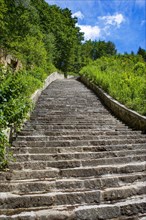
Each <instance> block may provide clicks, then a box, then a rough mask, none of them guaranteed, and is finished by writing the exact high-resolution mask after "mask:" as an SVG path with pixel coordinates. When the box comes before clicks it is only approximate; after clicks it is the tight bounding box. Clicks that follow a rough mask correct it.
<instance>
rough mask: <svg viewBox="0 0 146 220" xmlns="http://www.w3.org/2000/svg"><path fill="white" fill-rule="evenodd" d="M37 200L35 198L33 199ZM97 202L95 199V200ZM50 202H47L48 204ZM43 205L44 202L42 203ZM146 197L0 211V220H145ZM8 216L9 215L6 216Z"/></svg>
mask: <svg viewBox="0 0 146 220" xmlns="http://www.w3.org/2000/svg"><path fill="white" fill-rule="evenodd" d="M35 200H37V198H35ZM96 200H97V198H96ZM49 202H51V201H48V203H49ZM43 203H45V201H43ZM145 213H146V197H143V198H142V197H141V196H135V197H134V198H129V199H127V200H126V201H122V202H117V203H115V204H94V203H93V204H90V205H88V204H87V205H86V204H84V205H79V204H73V205H59V206H53V207H52V208H51V207H49V206H48V205H47V207H46V205H45V206H41V207H40V208H38V207H37V208H35V207H34V208H33V209H31V208H27V209H25V208H18V207H17V209H16V210H14V209H9V210H8V209H1V211H0V220H4V219H7V218H8V219H9V220H12V219H15V220H18V219H21V220H26V219H33V220H37V219H40V220H44V219H47V220H85V219H88V220H97V219H105V220H106V219H107V220H145V219H143V218H144V217H143V216H145ZM8 214H9V215H8Z"/></svg>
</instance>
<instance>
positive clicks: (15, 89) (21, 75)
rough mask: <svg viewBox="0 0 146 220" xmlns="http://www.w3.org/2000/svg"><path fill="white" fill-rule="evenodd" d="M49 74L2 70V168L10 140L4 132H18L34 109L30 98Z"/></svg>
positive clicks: (0, 148) (0, 74)
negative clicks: (7, 129)
mask: <svg viewBox="0 0 146 220" xmlns="http://www.w3.org/2000/svg"><path fill="white" fill-rule="evenodd" d="M46 77H47V74H46V73H45V71H43V70H42V69H39V68H38V69H37V70H36V69H35V70H34V71H25V70H21V71H19V72H13V71H12V70H10V69H7V70H6V69H4V68H3V67H1V68H0V78H1V84H0V168H1V167H2V166H3V167H5V166H6V164H7V163H8V160H9V157H8V156H6V149H7V146H8V140H7V138H6V136H5V134H4V133H3V130H4V129H6V128H10V129H11V131H12V132H15V131H17V130H18V129H19V128H20V126H21V124H22V122H23V120H24V119H25V118H26V117H27V115H28V112H29V111H30V110H31V108H32V103H31V101H30V96H31V95H32V94H33V93H34V92H35V90H37V89H38V88H40V87H41V86H42V84H43V81H44V79H45V78H46Z"/></svg>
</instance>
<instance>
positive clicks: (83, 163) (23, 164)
mask: <svg viewBox="0 0 146 220" xmlns="http://www.w3.org/2000/svg"><path fill="white" fill-rule="evenodd" d="M39 156H40V157H39ZM39 156H37V155H32V156H31V155H22V156H20V157H17V158H16V161H19V162H16V163H13V165H9V167H11V168H13V169H22V168H24V169H29V168H30V169H33V170H34V169H42V168H43V169H45V168H47V167H55V168H61V169H62V168H76V167H87V166H98V165H107V164H109V165H111V164H116V163H118V164H123V163H130V162H137V161H139V162H141V161H146V154H145V155H138V156H127V157H126V156H125V157H117V158H114V157H109V158H101V159H86V160H85V159H84V160H83V159H82V160H81V159H78V160H77V159H74V160H68V159H67V160H58V161H57V160H54V161H50V160H49V159H48V158H47V156H46V155H39ZM41 156H42V157H41ZM35 161H36V162H35ZM44 161H46V163H45V162H44Z"/></svg>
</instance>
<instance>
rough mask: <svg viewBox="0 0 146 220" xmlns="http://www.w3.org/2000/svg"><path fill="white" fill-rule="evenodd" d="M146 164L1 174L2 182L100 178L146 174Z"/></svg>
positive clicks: (136, 163)
mask: <svg viewBox="0 0 146 220" xmlns="http://www.w3.org/2000/svg"><path fill="white" fill-rule="evenodd" d="M145 166H146V163H145V162H141V161H140V162H131V163H127V164H124V165H123V164H116V165H99V166H88V167H75V168H74V169H73V168H64V169H58V168H53V167H52V168H51V167H48V168H47V169H42V170H29V169H26V170H13V171H9V172H0V181H5V180H22V179H45V178H61V177H62V178H64V177H65V178H70V177H84V178H86V177H100V176H102V175H107V174H120V173H124V174H125V173H134V172H145Z"/></svg>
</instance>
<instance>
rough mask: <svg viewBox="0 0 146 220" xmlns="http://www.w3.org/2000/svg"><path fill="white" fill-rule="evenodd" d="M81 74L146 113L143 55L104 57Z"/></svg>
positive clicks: (141, 112) (134, 108)
mask: <svg viewBox="0 0 146 220" xmlns="http://www.w3.org/2000/svg"><path fill="white" fill-rule="evenodd" d="M80 74H81V75H84V76H86V77H87V78H88V79H89V80H91V81H93V82H94V83H96V84H97V85H98V86H100V87H101V88H102V89H103V90H105V91H106V92H107V93H109V94H110V95H111V96H112V97H113V98H115V99H116V100H118V101H119V102H121V103H122V104H124V105H125V106H127V107H128V108H130V109H133V110H135V111H137V112H139V113H140V114H142V115H146V65H145V62H144V61H143V59H142V57H141V56H134V55H118V56H113V57H102V58H100V59H97V60H96V61H93V62H91V63H90V64H89V65H88V66H86V67H84V68H83V69H82V70H81V71H80Z"/></svg>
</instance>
